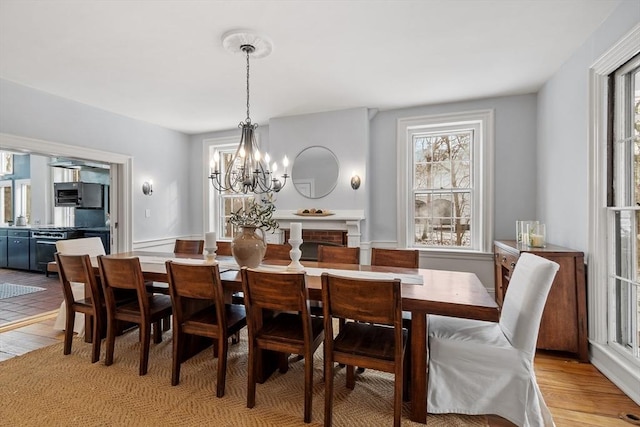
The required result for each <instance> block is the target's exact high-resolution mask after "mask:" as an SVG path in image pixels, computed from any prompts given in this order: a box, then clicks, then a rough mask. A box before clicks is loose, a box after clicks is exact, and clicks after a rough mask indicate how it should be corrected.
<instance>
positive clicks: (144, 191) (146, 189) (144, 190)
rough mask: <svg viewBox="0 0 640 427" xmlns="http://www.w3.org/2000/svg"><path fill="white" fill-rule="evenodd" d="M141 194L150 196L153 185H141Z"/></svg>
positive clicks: (149, 183) (147, 183) (145, 183)
mask: <svg viewBox="0 0 640 427" xmlns="http://www.w3.org/2000/svg"><path fill="white" fill-rule="evenodd" d="M142 194H144V195H145V196H150V195H152V194H153V184H151V182H149V181H145V182H144V183H143V184H142Z"/></svg>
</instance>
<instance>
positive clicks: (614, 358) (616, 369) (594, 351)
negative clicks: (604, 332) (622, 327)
mask: <svg viewBox="0 0 640 427" xmlns="http://www.w3.org/2000/svg"><path fill="white" fill-rule="evenodd" d="M590 349H591V363H592V364H593V366H595V367H596V368H598V370H599V371H600V372H602V374H603V375H604V376H605V377H607V378H609V380H611V382H612V383H614V384H615V385H616V386H617V387H618V388H619V389H620V390H622V392H623V393H624V394H626V395H627V396H629V397H630V398H631V399H632V400H633V401H634V402H636V403H637V404H638V405H640V369H638V368H637V366H632V363H631V362H629V361H628V360H626V359H625V358H624V357H622V356H621V355H619V354H618V353H616V352H615V351H614V350H612V349H611V348H609V347H607V346H606V345H602V344H599V343H595V344H594V343H591V344H590Z"/></svg>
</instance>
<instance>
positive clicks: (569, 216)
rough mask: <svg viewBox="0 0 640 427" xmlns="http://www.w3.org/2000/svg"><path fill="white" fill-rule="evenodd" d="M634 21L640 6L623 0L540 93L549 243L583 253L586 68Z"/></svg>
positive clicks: (542, 209) (541, 208) (542, 206)
mask: <svg viewBox="0 0 640 427" xmlns="http://www.w3.org/2000/svg"><path fill="white" fill-rule="evenodd" d="M638 22H640V2H639V1H623V2H622V3H621V4H620V6H618V8H617V9H616V10H615V11H614V12H613V13H612V14H611V15H610V16H609V18H608V19H607V20H606V21H605V23H604V24H603V25H602V26H601V27H600V28H599V29H598V30H597V31H596V32H594V33H593V34H592V35H591V37H589V39H588V40H587V42H586V43H585V44H584V45H583V46H582V47H580V48H579V49H578V50H577V51H576V52H575V53H574V54H573V55H572V56H571V57H570V58H569V59H568V60H567V61H566V62H565V64H564V65H563V66H562V68H561V69H560V70H559V71H558V72H557V73H556V74H554V75H553V77H552V78H551V79H549V80H548V81H547V83H546V84H545V85H544V87H543V88H542V89H541V90H540V92H539V94H538V153H537V155H538V164H539V168H538V171H539V172H538V175H537V182H536V186H537V188H538V197H537V213H536V216H537V217H538V219H540V220H542V221H544V222H545V223H546V224H547V235H548V236H549V239H548V240H549V242H551V243H555V244H559V245H562V246H566V247H569V248H572V249H576V250H580V251H583V252H585V253H586V252H587V249H588V247H587V244H588V242H587V239H588V219H589V212H588V205H587V203H588V197H589V194H588V182H589V164H588V155H589V153H588V142H589V141H588V130H589V123H588V118H589V116H588V104H587V103H588V94H589V85H588V78H589V68H590V67H591V65H592V64H593V63H594V62H595V61H596V60H597V59H598V57H600V56H601V55H602V54H603V53H604V52H605V51H606V50H607V49H609V48H611V47H612V46H613V44H614V43H615V42H616V41H617V40H618V39H620V38H621V37H622V36H623V35H624V34H626V33H627V32H629V30H631V28H633V26H634V25H637V24H638ZM639 48H640V47H639Z"/></svg>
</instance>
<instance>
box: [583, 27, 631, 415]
mask: <svg viewBox="0 0 640 427" xmlns="http://www.w3.org/2000/svg"><path fill="white" fill-rule="evenodd" d="M639 46H640V25H637V26H636V27H634V28H633V29H632V30H631V31H630V32H629V33H628V34H627V35H625V36H624V37H623V38H622V39H621V40H620V41H619V42H618V43H616V44H615V45H614V46H613V47H612V48H611V49H609V50H608V51H607V52H605V53H604V54H603V55H602V56H601V57H600V58H599V59H598V60H597V61H596V62H595V63H594V64H593V65H592V66H591V68H590V69H589V191H588V194H589V201H588V206H589V246H588V247H589V254H590V256H589V257H588V263H587V270H588V277H589V281H588V287H587V301H588V318H589V319H588V321H589V325H588V329H589V342H590V344H591V362H592V363H593V365H594V366H596V367H597V368H598V369H599V370H600V371H602V372H603V373H604V374H605V375H606V376H607V377H608V378H609V379H610V380H611V381H612V382H613V383H614V384H616V385H617V386H618V387H619V388H620V389H621V390H622V391H623V392H625V393H626V394H627V395H628V396H629V397H631V398H632V399H633V400H634V401H635V402H636V403H638V404H640V374H639V373H638V369H637V367H636V366H635V365H634V363H633V362H632V361H631V360H630V359H629V358H628V357H625V356H624V355H622V354H621V353H619V352H617V351H616V350H615V349H614V347H613V346H610V345H608V343H607V338H608V336H607V328H608V310H607V308H608V298H607V296H608V295H607V293H608V286H607V282H608V280H607V262H606V261H607V259H608V257H609V256H610V254H609V253H608V244H607V209H606V206H607V200H606V187H607V120H608V117H607V103H608V96H607V92H608V84H607V83H608V75H609V74H611V73H613V72H614V71H615V70H616V69H618V68H619V67H620V66H622V65H623V64H624V63H625V62H627V61H628V60H629V59H631V58H632V57H633V56H634V55H635V54H637V53H638V47H639Z"/></svg>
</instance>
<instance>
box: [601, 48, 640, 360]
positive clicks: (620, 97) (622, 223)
mask: <svg viewBox="0 0 640 427" xmlns="http://www.w3.org/2000/svg"><path fill="white" fill-rule="evenodd" d="M638 73H640V55H636V56H635V57H634V58H632V59H631V60H630V61H628V62H627V63H626V64H625V65H623V66H622V67H620V68H619V69H618V70H617V71H615V73H614V80H613V83H614V89H615V91H614V100H613V105H614V108H613V110H612V111H613V116H614V117H613V152H612V156H613V159H612V166H613V180H612V187H613V200H612V205H613V206H610V207H608V208H607V223H608V227H607V233H608V236H609V238H608V246H609V254H610V255H609V259H608V263H607V264H608V267H607V271H608V273H607V278H608V280H607V288H608V294H609V298H608V313H609V316H608V325H607V336H608V338H607V341H608V343H609V344H610V345H611V346H612V348H615V349H617V350H618V351H619V352H621V353H623V354H624V353H626V354H628V355H630V356H632V357H634V358H635V359H636V361H638V360H639V359H640V348H639V347H638V346H639V345H640V343H639V340H640V338H639V337H638V333H639V330H640V324H639V322H640V315H639V311H640V300H639V296H640V292H639V289H640V283H639V281H638V279H639V276H640V273H639V272H638V268H640V261H639V260H638V255H639V251H638V239H639V238H640V236H639V235H638V230H639V228H640V204H639V202H640V141H639V138H638V132H637V131H636V129H635V126H636V122H637V121H638V117H637V114H636V107H635V104H636V102H638V100H639V99H640V95H638V91H639V90H640V88H636V82H637V81H638V78H639V77H638V75H639V74H638Z"/></svg>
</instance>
